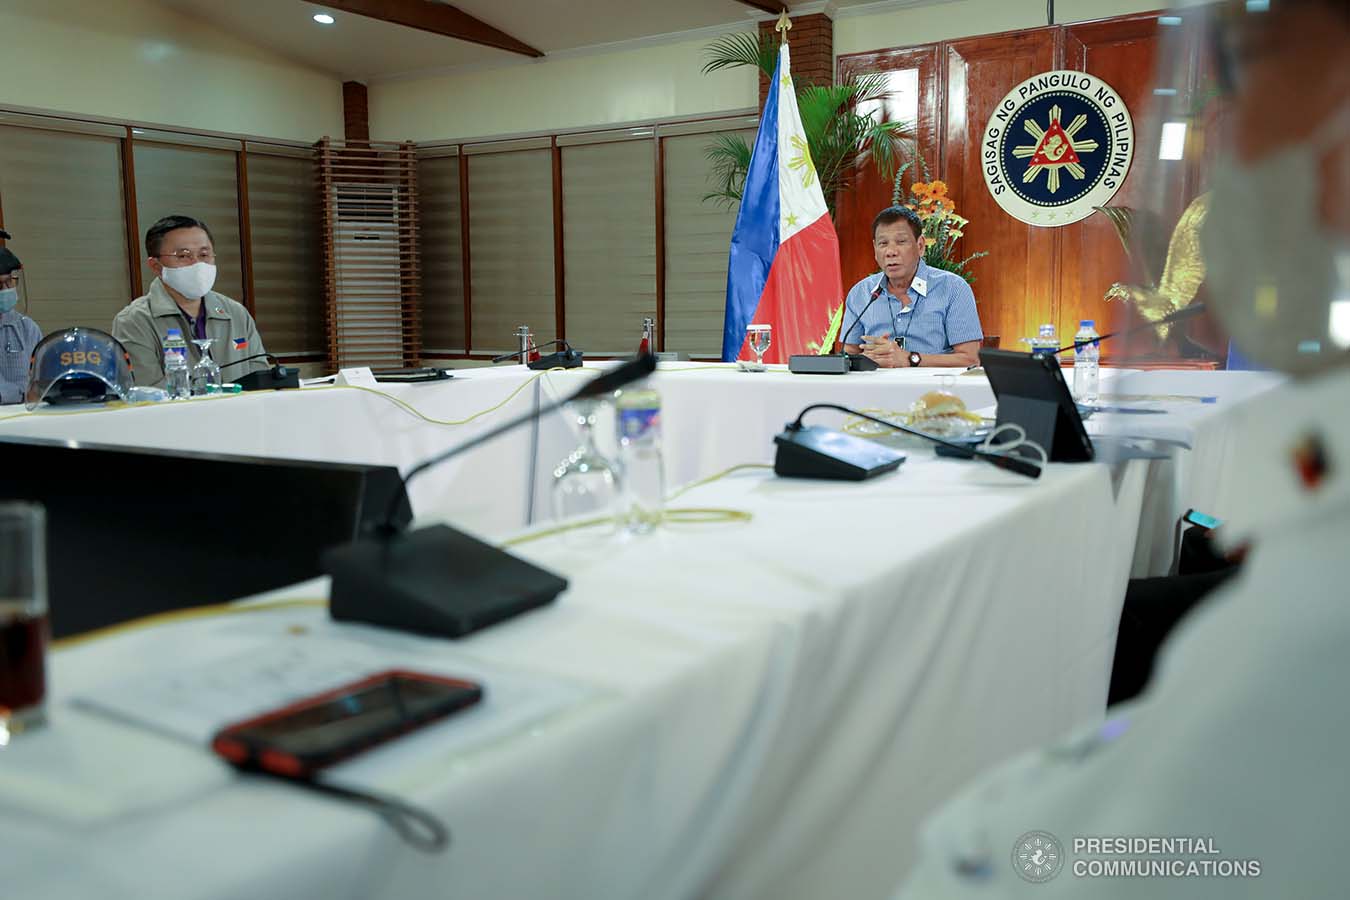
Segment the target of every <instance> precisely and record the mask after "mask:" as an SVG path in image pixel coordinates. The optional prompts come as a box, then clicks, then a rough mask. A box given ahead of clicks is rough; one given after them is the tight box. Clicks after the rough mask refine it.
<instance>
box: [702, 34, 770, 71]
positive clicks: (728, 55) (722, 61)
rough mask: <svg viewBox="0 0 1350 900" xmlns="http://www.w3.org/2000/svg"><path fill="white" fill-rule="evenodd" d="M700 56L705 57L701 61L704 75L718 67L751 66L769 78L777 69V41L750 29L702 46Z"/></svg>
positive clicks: (717, 69)
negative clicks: (704, 59)
mask: <svg viewBox="0 0 1350 900" xmlns="http://www.w3.org/2000/svg"><path fill="white" fill-rule="evenodd" d="M703 55H704V56H705V57H706V58H707V62H705V63H704V64H703V74H704V75H708V74H710V73H712V72H717V71H719V70H721V69H735V68H739V67H741V66H754V67H756V68H758V69H759V70H760V71H761V72H763V73H764V74H766V75H768V76H769V77H770V78H772V77H773V73H774V71H775V70H776V69H777V68H778V41H777V39H776V38H774V37H773V36H772V35H762V34H757V33H755V32H749V31H747V32H742V33H740V34H728V35H723V36H722V37H720V38H718V39H717V40H715V41H713V42H712V43H711V44H709V45H708V46H706V47H704V48H703Z"/></svg>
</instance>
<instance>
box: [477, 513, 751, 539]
mask: <svg viewBox="0 0 1350 900" xmlns="http://www.w3.org/2000/svg"><path fill="white" fill-rule="evenodd" d="M753 518H754V516H753V515H751V514H750V513H748V512H746V511H745V510H741V509H722V508H720V507H714V506H700V507H685V508H682V509H667V510H664V511H663V512H662V513H661V523H662V524H670V525H703V524H712V523H717V522H749V521H751V520H752V519H753ZM614 521H615V517H614V516H593V517H591V518H589V519H578V520H577V521H575V522H565V523H563V524H562V525H554V526H552V527H550V528H543V529H540V530H539V531H532V532H530V533H529V534H522V535H518V536H516V537H513V538H508V539H506V540H504V541H502V546H503V547H518V546H520V545H521V544H529V543H532V542H534V541H540V540H543V539H544V538H550V537H557V536H558V535H560V534H566V533H567V532H569V531H580V530H581V529H583V528H595V527H596V526H598V525H613V524H614Z"/></svg>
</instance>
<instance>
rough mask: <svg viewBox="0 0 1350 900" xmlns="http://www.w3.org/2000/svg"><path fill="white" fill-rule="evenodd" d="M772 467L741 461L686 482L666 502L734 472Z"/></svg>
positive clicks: (770, 467)
mask: <svg viewBox="0 0 1350 900" xmlns="http://www.w3.org/2000/svg"><path fill="white" fill-rule="evenodd" d="M772 468H773V466H770V465H768V464H767V463H740V464H739V465H735V466H732V467H731V468H729V469H723V470H722V471H720V472H718V473H717V474H716V475H709V476H708V477H707V478H701V479H699V480H698V481H691V482H689V484H686V485H685V486H684V487H682V488H680V489H678V490H676V491H675V493H673V494H671V495H670V496H669V497H667V498H666V502H667V503H668V502H670V501H671V500H674V499H675V498H677V497H682V496H684V495H685V494H687V493H689V492H690V491H692V490H693V489H694V488H701V487H703V486H704V485H705V484H712V483H713V482H714V481H719V480H721V479H723V478H725V477H727V476H728V475H730V474H732V473H733V472H740V471H743V470H745V469H772Z"/></svg>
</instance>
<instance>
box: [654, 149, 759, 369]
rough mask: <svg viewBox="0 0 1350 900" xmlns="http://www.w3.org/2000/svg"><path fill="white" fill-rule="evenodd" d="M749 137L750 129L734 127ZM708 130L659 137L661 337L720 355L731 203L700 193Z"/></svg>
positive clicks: (708, 167) (705, 181) (677, 346)
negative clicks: (662, 178)
mask: <svg viewBox="0 0 1350 900" xmlns="http://www.w3.org/2000/svg"><path fill="white" fill-rule="evenodd" d="M737 133H738V134H740V135H742V136H743V137H744V138H745V139H746V141H747V142H748V143H751V144H753V143H754V140H755V132H754V131H739V132H737ZM711 143H712V136H711V135H708V134H689V135H680V136H678V137H668V138H664V151H665V184H666V197H665V208H666V227H665V232H666V343H665V348H666V349H668V350H676V351H678V350H683V351H685V352H687V353H689V354H690V355H691V356H712V357H719V356H721V353H722V325H723V321H724V319H725V315H726V291H727V254H728V253H729V251H730V248H731V232H732V229H733V228H734V227H735V225H736V208H735V207H734V206H732V207H727V206H726V205H724V204H721V203H718V202H716V201H712V200H708V201H705V200H704V199H703V195H704V194H707V193H708V192H709V191H710V190H712V188H713V184H712V182H711V181H710V180H709V174H710V173H711V171H712V164H711V163H709V162H708V158H707V148H708V146H709V145H710V144H711Z"/></svg>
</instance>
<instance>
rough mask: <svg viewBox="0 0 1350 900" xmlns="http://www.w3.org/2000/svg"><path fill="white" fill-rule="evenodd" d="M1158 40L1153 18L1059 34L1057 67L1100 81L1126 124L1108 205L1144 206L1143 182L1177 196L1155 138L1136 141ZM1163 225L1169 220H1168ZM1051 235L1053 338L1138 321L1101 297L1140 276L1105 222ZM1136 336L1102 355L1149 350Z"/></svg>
mask: <svg viewBox="0 0 1350 900" xmlns="http://www.w3.org/2000/svg"><path fill="white" fill-rule="evenodd" d="M1160 39H1161V35H1160V29H1159V26H1158V18H1157V16H1156V15H1143V16H1131V17H1125V18H1121V19H1112V20H1109V21H1105V22H1091V23H1087V24H1083V25H1071V26H1068V27H1066V29H1065V35H1064V68H1066V69H1076V70H1078V71H1081V72H1087V73H1088V74H1090V75H1095V76H1096V77H1098V78H1100V79H1102V80H1103V81H1105V82H1106V83H1107V84H1109V85H1110V86H1111V87H1112V88H1114V89H1115V91H1116V93H1118V94H1119V95H1120V96H1121V98H1122V99H1123V100H1124V101H1125V106H1126V108H1128V109H1129V111H1130V115H1131V117H1132V118H1133V119H1134V125H1135V137H1136V146H1135V148H1134V161H1133V163H1132V164H1131V166H1130V174H1129V176H1128V177H1126V179H1125V183H1124V184H1123V185H1122V186H1121V188H1120V190H1119V191H1117V192H1116V195H1115V197H1114V198H1112V200H1111V204H1112V205H1114V206H1122V205H1123V206H1130V207H1134V208H1140V207H1149V206H1151V205H1152V204H1153V203H1154V201H1155V199H1156V197H1157V196H1158V194H1157V193H1155V191H1154V190H1152V189H1151V187H1150V185H1149V184H1147V183H1146V181H1145V180H1146V179H1157V178H1159V177H1163V178H1168V179H1171V178H1173V177H1175V178H1177V184H1176V190H1175V191H1168V192H1167V194H1169V195H1172V196H1180V194H1181V187H1182V184H1181V181H1180V179H1181V177H1183V176H1184V172H1183V170H1182V167H1183V165H1184V164H1182V163H1172V164H1171V165H1172V166H1175V167H1176V170H1175V171H1174V172H1164V171H1160V169H1161V167H1160V165H1159V163H1158V160H1157V154H1158V144H1157V138H1156V137H1153V136H1152V135H1150V138H1151V140H1150V143H1148V144H1144V143H1142V142H1141V140H1140V139H1142V138H1144V137H1145V132H1146V128H1145V127H1144V126H1145V120H1146V117H1147V112H1148V109H1149V107H1150V105H1151V104H1152V101H1153V88H1154V86H1155V84H1154V69H1155V61H1156V56H1157V50H1158V44H1159V42H1160ZM1168 219H1169V221H1170V220H1174V219H1175V216H1172V217H1168ZM1059 231H1060V240H1061V249H1060V265H1059V285H1058V293H1059V309H1058V315H1057V317H1056V320H1055V324H1056V325H1057V326H1058V328H1059V332H1060V334H1068V335H1071V334H1073V333H1074V332H1075V331H1077V330H1078V322H1079V320H1081V319H1094V320H1095V321H1096V322H1097V331H1098V332H1100V333H1103V334H1105V333H1106V332H1107V331H1113V330H1115V329H1118V328H1122V327H1125V326H1127V325H1130V324H1135V323H1137V322H1141V321H1142V319H1140V318H1139V317H1138V315H1137V314H1136V313H1133V312H1131V311H1129V308H1128V307H1126V306H1124V305H1123V304H1121V303H1119V302H1116V301H1111V302H1107V301H1105V300H1103V299H1102V295H1103V294H1104V293H1105V292H1106V290H1107V288H1109V287H1110V286H1111V284H1112V282H1116V281H1122V282H1127V283H1132V282H1138V281H1140V280H1142V279H1143V278H1145V277H1148V276H1147V274H1146V272H1145V271H1142V270H1134V269H1132V267H1131V266H1130V264H1129V260H1128V257H1127V256H1126V254H1125V251H1124V249H1123V248H1122V247H1121V244H1120V239H1119V238H1118V237H1117V236H1116V232H1115V228H1114V227H1113V226H1112V225H1111V223H1110V221H1108V220H1107V218H1106V217H1105V216H1103V215H1102V214H1100V213H1094V214H1093V215H1091V216H1089V217H1088V218H1086V219H1084V220H1083V221H1081V222H1076V223H1074V224H1073V225H1066V226H1064V227H1063V228H1060V229H1059ZM1160 237H1161V236H1160ZM1140 338H1141V340H1136V341H1133V342H1131V343H1130V344H1128V345H1127V344H1122V343H1120V342H1107V343H1106V344H1103V345H1102V350H1103V354H1104V356H1105V357H1106V358H1107V359H1108V360H1109V359H1110V358H1112V357H1113V356H1121V355H1122V354H1126V353H1128V354H1129V355H1130V356H1131V357H1134V356H1137V355H1139V354H1141V353H1151V352H1153V351H1154V350H1155V349H1156V348H1155V345H1156V343H1157V342H1156V339H1155V338H1153V336H1151V335H1141V336H1140Z"/></svg>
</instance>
